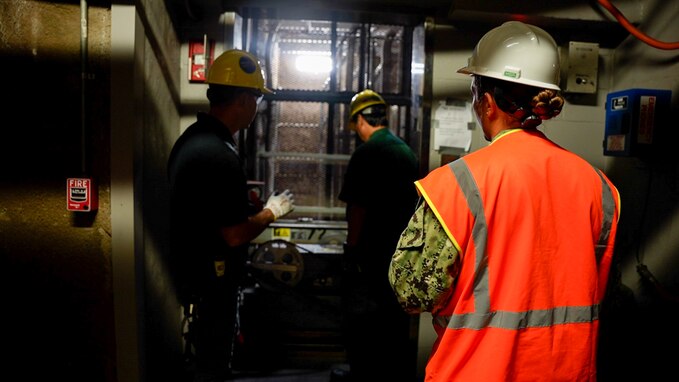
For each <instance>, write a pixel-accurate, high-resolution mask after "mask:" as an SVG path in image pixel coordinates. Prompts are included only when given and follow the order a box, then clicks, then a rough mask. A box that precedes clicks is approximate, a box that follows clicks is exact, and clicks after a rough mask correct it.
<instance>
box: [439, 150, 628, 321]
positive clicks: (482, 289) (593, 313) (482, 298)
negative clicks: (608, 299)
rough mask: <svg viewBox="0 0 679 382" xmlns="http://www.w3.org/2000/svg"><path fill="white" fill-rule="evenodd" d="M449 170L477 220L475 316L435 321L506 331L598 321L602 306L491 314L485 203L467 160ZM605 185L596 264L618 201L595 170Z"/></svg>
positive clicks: (466, 315)
mask: <svg viewBox="0 0 679 382" xmlns="http://www.w3.org/2000/svg"><path fill="white" fill-rule="evenodd" d="M448 166H450V169H451V170H452V172H453V174H454V176H455V178H456V179H457V182H458V184H459V186H460V189H461V190H462V193H463V194H464V196H465V198H466V201H467V205H468V206H469V210H470V212H471V214H472V215H473V216H474V225H473V228H472V236H473V242H474V244H475V248H476V253H477V254H481V256H475V258H476V264H475V265H474V268H475V269H474V275H475V279H474V292H473V293H474V303H475V311H474V313H466V314H453V315H452V316H435V317H434V320H435V322H436V324H437V325H439V326H441V327H448V328H450V329H483V328H487V327H494V328H503V329H513V330H516V329H524V328H531V327H545V326H552V325H559V324H568V323H583V322H592V321H594V320H597V319H598V318H599V304H594V305H592V306H561V307H556V308H552V309H543V310H529V311H525V312H509V311H493V312H491V311H490V295H489V292H488V291H489V289H488V267H487V265H488V255H487V251H486V246H487V239H488V225H487V223H486V218H485V213H484V207H483V202H482V201H481V196H480V192H479V188H478V186H477V184H476V181H475V180H474V177H473V176H472V174H471V172H470V170H469V167H467V164H466V163H465V162H464V160H456V161H453V162H451V163H450V164H449V165H448ZM595 171H596V172H597V174H598V175H599V177H600V178H601V183H602V204H603V212H604V214H603V215H604V216H603V221H602V229H601V233H600V234H599V240H598V242H597V245H596V256H597V262H598V261H599V260H601V258H602V256H603V254H604V252H605V251H606V248H607V243H608V238H609V235H610V233H611V225H612V222H613V219H614V217H615V208H616V205H615V199H614V197H613V194H612V191H611V188H610V187H609V185H608V183H607V182H606V180H605V179H604V178H603V176H602V175H601V173H600V171H599V170H598V169H595Z"/></svg>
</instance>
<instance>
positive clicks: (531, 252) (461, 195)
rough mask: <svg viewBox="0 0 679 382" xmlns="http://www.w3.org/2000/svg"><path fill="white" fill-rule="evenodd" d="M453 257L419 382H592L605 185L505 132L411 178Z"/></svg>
mask: <svg viewBox="0 0 679 382" xmlns="http://www.w3.org/2000/svg"><path fill="white" fill-rule="evenodd" d="M416 185H417V187H418V190H419V191H420V193H421V194H422V196H423V197H424V198H425V199H426V201H427V203H428V204H429V206H430V207H431V208H432V210H433V211H434V213H435V214H436V216H437V217H438V219H439V221H440V222H441V223H442V225H443V227H444V229H445V231H446V233H447V235H448V237H449V238H450V240H452V242H453V243H454V245H455V247H456V248H457V250H458V251H459V253H460V260H461V267H460V271H459V274H457V275H454V276H455V277H456V281H455V284H454V290H453V293H452V297H451V298H450V300H449V301H448V302H447V304H446V305H445V307H444V308H443V309H442V310H441V311H440V312H436V314H435V315H434V320H433V322H434V329H435V331H436V333H437V335H438V337H437V339H436V341H435V343H434V346H433V349H432V353H431V355H430V359H429V361H428V363H427V367H426V378H425V380H426V381H446V382H449V381H472V382H494V381H503V382H505V381H549V382H555V381H568V382H575V381H595V380H596V348H597V337H598V327H599V313H600V312H599V310H600V303H601V300H602V298H603V297H604V293H605V290H606V282H607V280H608V275H609V269H610V265H611V258H612V256H613V245H614V241H615V234H616V229H617V223H618V216H619V212H620V201H619V200H620V199H619V194H618V191H617V189H616V188H615V186H614V185H613V184H612V183H611V182H610V180H609V179H608V178H607V177H606V176H605V175H604V174H603V173H602V172H601V171H599V170H597V169H595V168H593V167H592V166H591V165H590V164H588V163H587V162H586V161H584V160H583V159H581V158H579V157H577V156H576V155H575V154H573V153H571V152H569V151H567V150H565V149H563V148H561V147H559V146H558V145H556V144H555V143H554V142H552V141H550V140H549V139H547V138H546V137H545V136H544V134H542V133H541V132H540V131H537V130H536V131H525V130H515V131H511V132H509V133H507V134H506V135H504V136H502V137H500V138H498V139H497V140H495V141H494V142H493V143H492V144H491V145H490V146H488V147H486V148H484V149H482V150H478V151H476V152H473V153H470V154H468V155H466V156H465V157H463V158H461V159H459V160H456V161H454V162H452V163H450V164H449V165H447V166H443V167H440V168H438V169H436V170H434V171H432V172H431V173H430V174H429V175H428V176H426V177H425V178H424V179H421V180H420V181H418V182H416Z"/></svg>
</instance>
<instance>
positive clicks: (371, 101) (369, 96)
mask: <svg viewBox="0 0 679 382" xmlns="http://www.w3.org/2000/svg"><path fill="white" fill-rule="evenodd" d="M375 105H383V106H385V107H386V106H387V103H386V102H384V98H382V96H381V95H379V94H378V93H377V92H376V91H373V90H370V89H366V90H363V91H362V92H359V93H356V95H355V96H354V97H353V98H352V99H351V104H350V105H349V110H350V112H349V120H350V121H351V120H353V119H354V118H355V117H356V115H357V114H358V113H360V112H361V111H363V110H365V109H366V108H368V107H371V106H375Z"/></svg>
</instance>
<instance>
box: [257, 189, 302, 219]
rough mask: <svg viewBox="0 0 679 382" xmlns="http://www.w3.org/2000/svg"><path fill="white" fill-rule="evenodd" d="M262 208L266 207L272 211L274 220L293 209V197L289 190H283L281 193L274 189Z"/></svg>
mask: <svg viewBox="0 0 679 382" xmlns="http://www.w3.org/2000/svg"><path fill="white" fill-rule="evenodd" d="M264 208H268V209H270V210H271V212H273V216H274V219H275V220H278V219H279V218H280V217H283V216H285V215H287V214H288V213H290V212H291V211H292V210H294V209H295V199H294V198H293V195H292V193H291V192H290V190H285V191H283V192H281V193H278V192H277V191H274V193H273V194H271V196H269V200H267V201H266V204H265V205H264Z"/></svg>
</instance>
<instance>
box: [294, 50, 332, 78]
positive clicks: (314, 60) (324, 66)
mask: <svg viewBox="0 0 679 382" xmlns="http://www.w3.org/2000/svg"><path fill="white" fill-rule="evenodd" d="M310 53H311V52H310ZM295 68H297V70H299V71H300V72H305V73H329V72H330V70H332V59H330V57H329V56H328V55H319V54H302V55H299V56H297V57H296V58H295Z"/></svg>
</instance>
